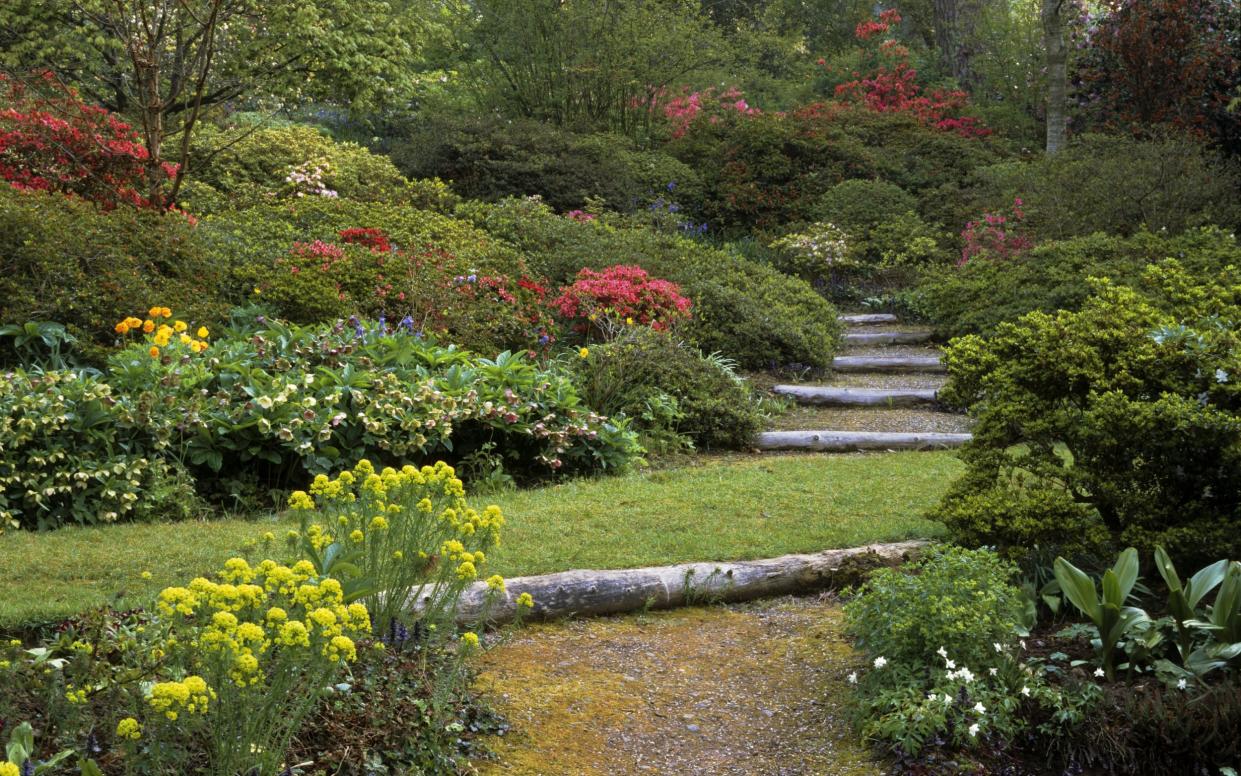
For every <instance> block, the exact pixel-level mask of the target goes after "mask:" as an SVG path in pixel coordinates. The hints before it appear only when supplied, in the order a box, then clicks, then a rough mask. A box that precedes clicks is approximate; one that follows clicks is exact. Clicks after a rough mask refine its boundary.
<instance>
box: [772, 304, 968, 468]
mask: <svg viewBox="0 0 1241 776" xmlns="http://www.w3.org/2000/svg"><path fill="white" fill-rule="evenodd" d="M840 321H841V322H842V323H844V324H845V325H846V326H848V327H849V329H848V330H847V331H846V332H845V334H844V336H843V337H842V349H841V354H840V355H839V356H837V357H836V358H834V359H833V361H832V368H833V371H835V372H838V373H839V376H838V377H837V379H836V380H835V381H833V382H831V383H828V384H820V385H815V384H805V385H775V386H773V387H772V388H771V389H770V390H771V392H772V393H773V394H775V395H776V396H782V397H786V398H788V399H792V400H793V401H795V402H796V403H797V405H798V408H797V409H793V410H789V411H788V412H787V413H786V414H785V415H784V416H782V418H780V419H778V420H777V428H775V429H771V430H768V431H766V432H763V433H761V434H759V435H758V437H757V438H756V439H755V443H754V445H755V447H756V448H757V449H759V450H768V451H786V450H794V451H796V450H800V451H809V452H833V453H849V452H861V451H895V450H948V449H953V448H957V447H960V446H961V445H963V444H965V443H966V442H968V441H969V440H970V439H971V435H970V434H969V433H967V430H968V429H969V420H968V419H967V418H965V417H963V416H961V415H958V414H956V413H952V412H947V411H944V410H942V409H941V408H939V407H938V406H937V399H938V396H939V389H940V388H941V387H942V385H943V381H944V374H945V373H946V372H947V369H946V366H945V364H944V361H943V358H942V357H941V355H940V351H939V349H938V348H936V347H935V346H933V345H931V344H930V339H931V335H932V333H931V331H930V330H929V329H926V328H921V327H911V326H905V325H902V324H901V322H900V320H899V319H898V318H897V317H896V316H893V315H889V314H886V313H865V314H855V315H842V316H840Z"/></svg>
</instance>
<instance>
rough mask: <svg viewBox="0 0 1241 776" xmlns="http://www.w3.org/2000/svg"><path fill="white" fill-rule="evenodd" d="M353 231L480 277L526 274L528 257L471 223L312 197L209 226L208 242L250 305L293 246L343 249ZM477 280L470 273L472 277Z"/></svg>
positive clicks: (230, 215)
mask: <svg viewBox="0 0 1241 776" xmlns="http://www.w3.org/2000/svg"><path fill="white" fill-rule="evenodd" d="M349 229H379V230H381V231H382V232H383V233H384V234H385V235H386V237H387V240H388V243H389V247H393V248H396V249H398V250H404V251H408V252H410V253H412V254H418V253H422V252H424V251H442V252H444V253H445V254H447V255H450V256H452V257H453V260H454V263H458V262H459V264H460V266H461V267H462V268H463V269H469V270H471V271H472V272H473V273H476V274H507V275H513V276H520V275H522V274H525V270H524V269H523V267H524V264H523V263H522V258H521V256H520V255H519V254H518V253H517V251H515V250H513V248H512V247H511V246H509V245H507V244H506V243H504V242H503V241H502V240H499V239H496V238H495V237H492V236H491V235H489V234H487V233H486V232H485V231H482V230H480V229H478V228H476V227H475V226H473V225H472V224H470V223H469V222H468V221H465V220H461V219H457V218H452V217H450V216H446V215H442V214H440V213H435V212H432V211H429V210H420V209H418V208H415V207H410V206H406V205H400V204H386V203H377V202H357V201H352V200H344V199H331V198H322V197H308V198H305V199H299V200H296V201H290V202H286V203H279V204H272V205H264V206H259V207H252V208H249V209H246V210H236V211H232V212H227V213H221V214H219V215H215V216H210V217H207V218H204V219H203V220H202V222H201V224H200V230H201V233H202V238H203V240H204V241H205V242H206V244H207V247H208V249H209V250H210V251H211V253H212V254H213V255H214V256H216V257H218V258H217V263H219V264H221V265H224V266H227V267H228V269H229V277H228V281H227V286H226V291H227V293H228V295H229V296H230V297H231V298H234V299H245V298H247V297H248V296H249V294H250V293H251V292H252V290H253V289H254V287H255V286H257V285H259V284H260V283H262V281H264V280H266V279H268V278H269V277H271V274H272V270H273V268H274V267H275V266H276V264H277V262H278V261H280V260H282V259H284V258H285V257H286V256H287V255H288V253H289V251H290V249H292V247H293V243H295V242H301V243H307V244H312V243H314V242H315V241H316V240H317V241H320V242H323V243H338V242H341V241H342V238H341V232H343V231H345V230H349ZM466 274H470V273H466Z"/></svg>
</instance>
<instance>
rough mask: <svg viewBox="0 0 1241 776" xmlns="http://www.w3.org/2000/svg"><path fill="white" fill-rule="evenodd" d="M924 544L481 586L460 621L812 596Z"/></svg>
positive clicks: (473, 589) (464, 602)
mask: <svg viewBox="0 0 1241 776" xmlns="http://www.w3.org/2000/svg"><path fill="white" fill-rule="evenodd" d="M925 545H926V542H921V541H910V542H896V543H893V544H871V545H867V546H865V547H854V548H851V549H844V550H825V551H824V552H818V553H814V554H812V555H783V556H781V557H779V558H769V559H766V560H753V561H737V562H734V563H683V564H680V565H677V566H653V567H648V568H637V569H620V570H615V571H589V570H588V571H564V572H560V573H558V574H542V575H539V576H531V577H513V578H510V579H508V580H505V588H506V589H505V592H504V593H502V594H496V593H493V592H491V591H490V590H489V589H488V588H487V585H486V584H485V583H483V582H476V583H475V584H473V585H472V586H470V587H469V588H468V589H467V590H466V592H465V594H464V595H463V596H462V597H461V601H460V604H459V606H458V609H457V621H458V622H460V623H462V624H473V623H477V622H478V620H479V618H480V617H481V616H483V615H484V614H485V615H486V617H487V622H488V623H490V624H492V625H500V624H503V623H506V622H510V621H512V620H513V618H514V617H515V615H516V614H517V597H518V596H520V595H521V594H522V593H529V594H530V595H531V596H532V597H533V598H534V609H533V610H531V611H530V612H529V614H528V615H526V617H527V618H529V619H544V620H545V619H557V618H561V617H570V616H592V617H595V616H600V615H607V614H620V613H623V612H633V611H638V610H641V609H669V608H673V607H677V606H690V605H694V604H703V603H715V602H733V601H749V600H751V599H755V598H765V597H770V596H779V595H788V594H791V593H809V592H813V591H816V590H822V589H825V588H828V587H830V586H832V585H833V584H840V571H841V569H842V568H845V567H846V566H847V565H851V564H857V563H859V562H866V561H872V562H875V563H876V564H886V565H891V564H895V563H899V562H900V561H901V560H903V559H905V558H907V557H908V556H910V555H912V554H914V553H916V552H917V551H918V550H919V549H921V548H922V547H923V546H925ZM852 581H853V580H852V579H849V580H845V582H846V583H848V582H852ZM415 606H417V604H416V603H415Z"/></svg>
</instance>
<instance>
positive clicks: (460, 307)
mask: <svg viewBox="0 0 1241 776" xmlns="http://www.w3.org/2000/svg"><path fill="white" fill-rule="evenodd" d="M340 239H341V242H342V243H343V244H340V245H338V244H336V243H328V242H323V241H321V240H315V241H314V242H309V243H303V242H295V243H294V244H293V247H292V248H291V249H290V250H289V252H288V254H287V255H285V256H284V257H282V258H280V259H279V260H277V262H276V272H275V273H274V274H273V275H272V276H271V277H269V278H267V279H266V280H264V281H263V282H262V283H260V285H259V293H260V295H261V297H262V298H263V299H264V300H265V301H266V302H268V303H269V304H271V305H273V307H274V308H275V309H276V311H277V313H278V314H279V315H280V316H281V317H283V318H286V319H288V320H291V321H293V322H295V323H316V322H320V321H331V320H339V319H343V318H347V317H348V316H350V315H359V316H362V317H366V318H373V319H381V320H383V319H387V320H389V321H398V320H399V321H402V322H403V324H404V325H405V326H406V327H407V328H410V329H412V330H414V331H418V332H424V333H426V334H433V335H436V336H440V337H443V338H444V339H445V340H446V341H448V342H452V343H454V344H458V345H461V346H463V347H466V348H468V349H470V350H475V351H478V352H483V353H486V352H488V351H491V352H499V351H501V350H510V349H515V350H530V351H534V352H535V353H536V354H538V353H546V351H547V349H548V348H549V347H550V346H551V344H552V343H553V342H554V341H555V336H554V333H553V332H554V328H553V327H554V322H553V320H552V318H551V312H550V310H549V309H548V306H547V304H546V299H547V288H546V286H545V285H543V284H542V283H540V282H539V281H538V280H535V279H532V278H529V277H526V276H524V275H520V276H518V277H517V278H513V277H510V276H507V275H503V274H492V275H485V274H479V273H476V272H474V271H472V270H470V269H468V268H467V267H466V266H465V264H464V262H463V261H462V260H461V259H459V258H458V257H456V256H454V255H453V254H452V253H450V252H448V251H444V250H441V249H436V248H432V247H422V248H420V249H415V250H394V246H393V245H392V241H391V239H390V238H389V236H388V235H387V233H385V232H384V231H383V230H381V229H374V228H352V229H345V230H342V231H341V232H340Z"/></svg>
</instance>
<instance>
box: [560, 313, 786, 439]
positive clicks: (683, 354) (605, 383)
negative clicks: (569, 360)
mask: <svg viewBox="0 0 1241 776" xmlns="http://www.w3.org/2000/svg"><path fill="white" fill-rule="evenodd" d="M586 353H587V355H586V356H585V357H580V358H578V359H576V363H575V364H574V369H573V371H574V378H575V382H576V384H577V385H578V388H579V390H580V391H581V394H582V400H583V401H584V402H585V403H586V404H587V405H588V406H589V407H590V408H591V409H593V410H595V411H596V412H599V413H601V414H603V415H608V416H616V415H621V414H623V415H625V416H626V417H629V418H633V419H634V428H636V429H637V430H639V431H640V432H641V431H646V430H650V431H659V430H662V429H661V428H660V426H659V421H660V420H662V419H663V417H665V416H663V415H661V414H660V413H659V409H660V408H659V401H660V397H661V396H670V397H672V398H673V399H674V400H675V403H676V404H675V407H676V410H677V411H678V415H679V417H676V418H674V423H672V424H668V425H671V428H669V429H667V430H671V431H673V432H675V433H677V434H682V435H684V436H686V437H688V438H689V440H690V441H691V442H692V443H693V445H694V447H696V448H698V449H700V450H710V449H748V448H749V447H750V446H751V445H752V444H753V442H754V435H755V434H756V433H757V432H758V431H759V428H760V426H761V422H762V416H761V414H760V413H759V410H758V406H757V404H756V403H755V401H754V398H753V396H752V392H751V390H750V388H749V386H748V385H747V384H746V383H745V381H744V380H742V379H741V378H739V377H738V376H737V375H736V374H735V373H733V372H732V371H730V370H729V369H728V368H727V366H726V365H725V364H721V362H720V361H719V360H718V359H710V358H706V357H704V356H703V355H702V354H701V353H699V352H698V351H697V350H696V349H694V348H692V347H690V346H687V345H685V344H683V343H680V342H678V341H677V340H676V339H674V338H673V337H672V336H671V335H668V334H664V333H661V332H658V331H653V330H650V329H647V328H634V329H630V330H629V331H628V332H626V333H625V335H623V336H621V337H620V338H618V339H615V340H613V341H611V342H609V343H607V344H603V345H592V346H590V348H589V350H588V351H586ZM644 415H645V416H649V419H645V418H644Z"/></svg>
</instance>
